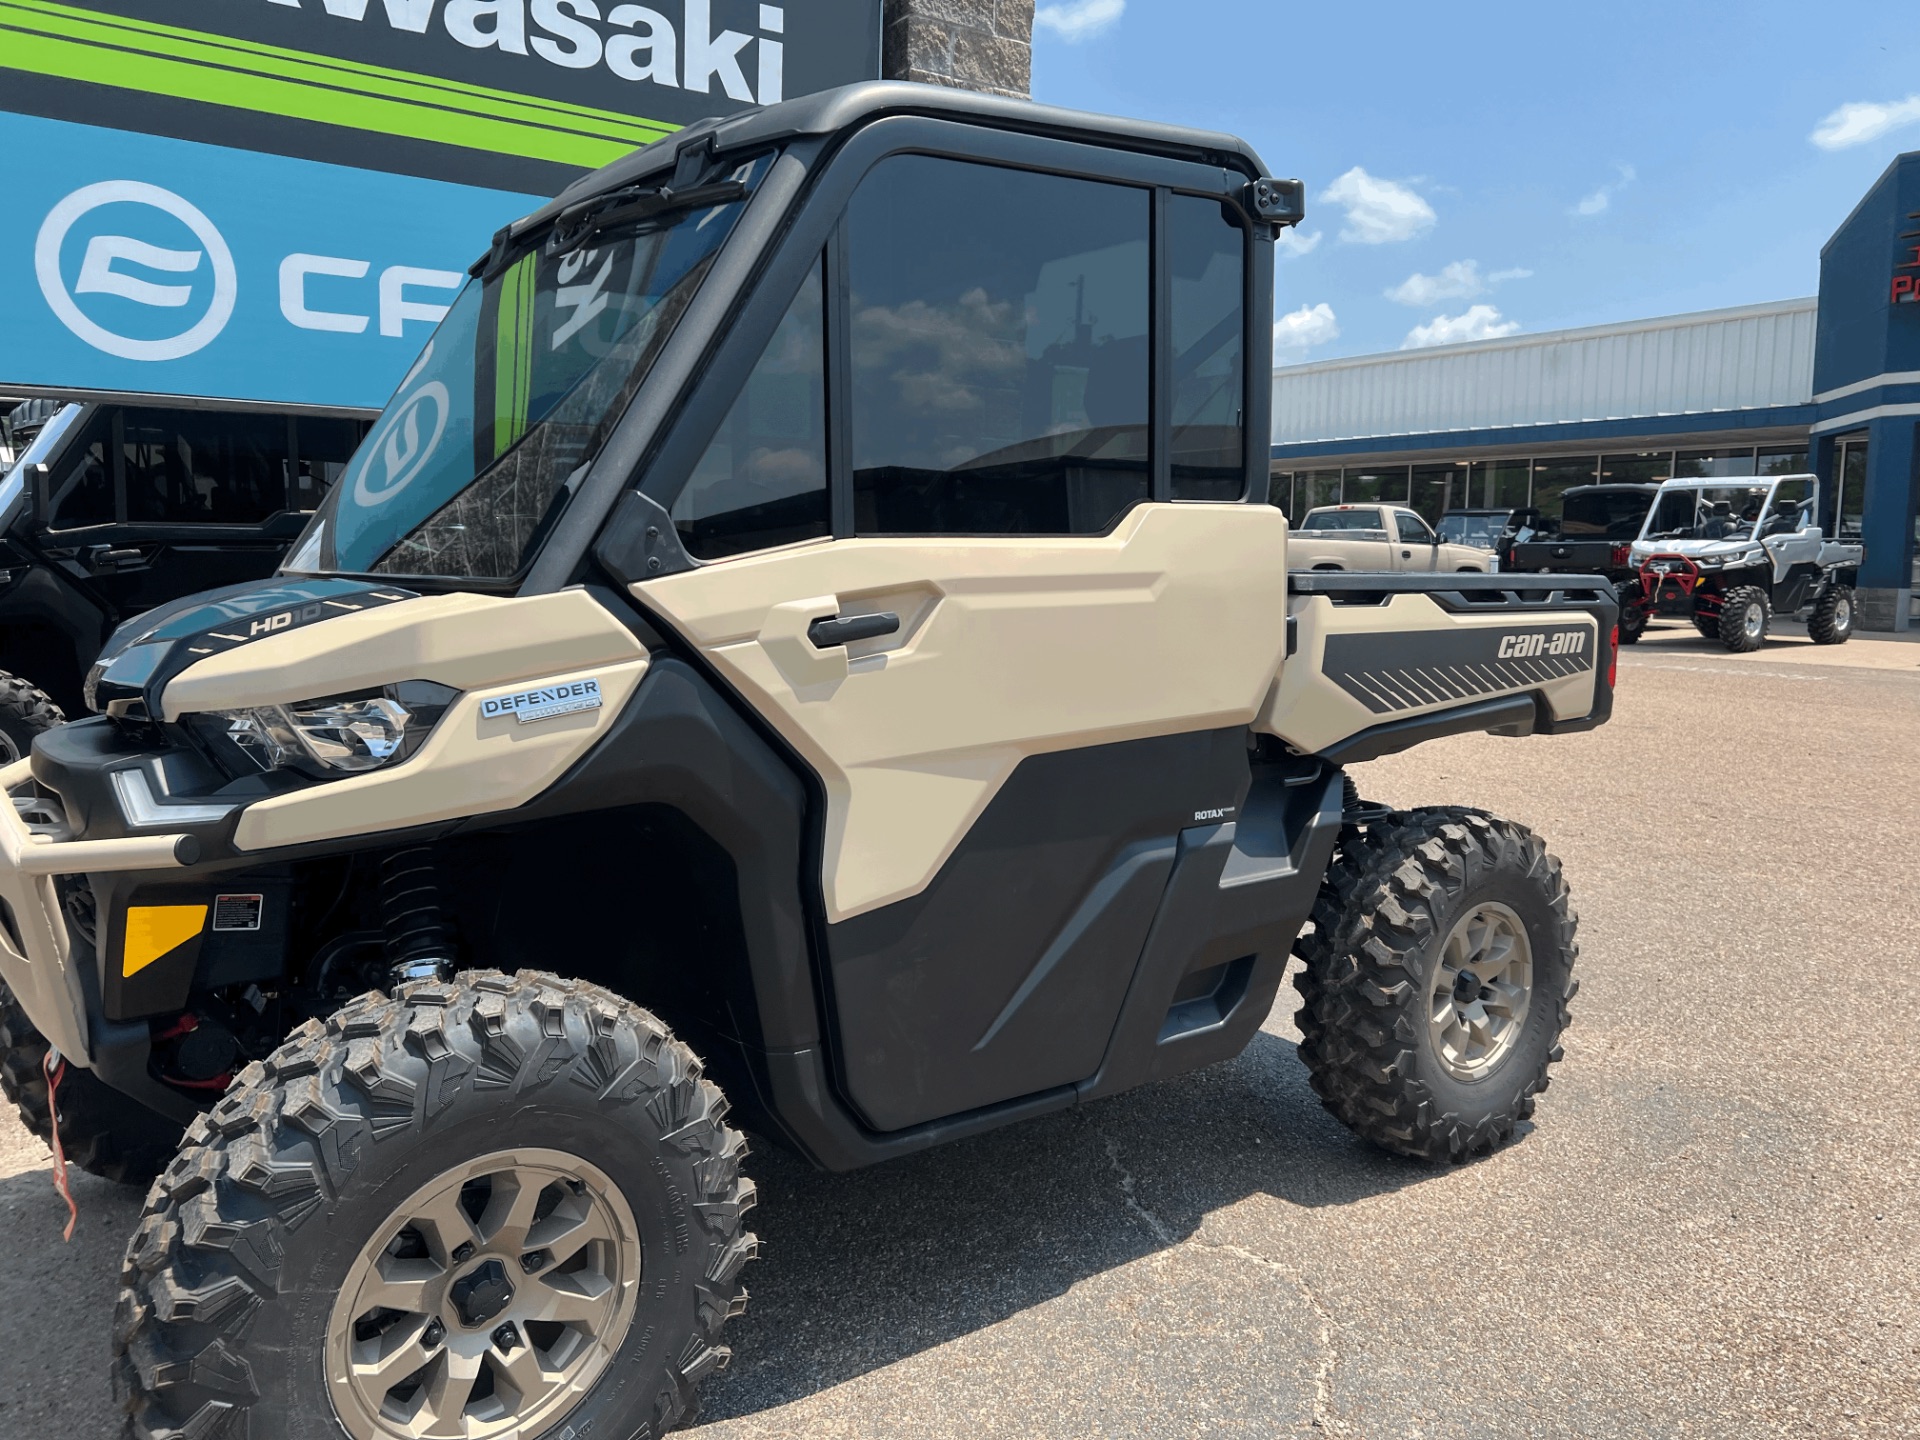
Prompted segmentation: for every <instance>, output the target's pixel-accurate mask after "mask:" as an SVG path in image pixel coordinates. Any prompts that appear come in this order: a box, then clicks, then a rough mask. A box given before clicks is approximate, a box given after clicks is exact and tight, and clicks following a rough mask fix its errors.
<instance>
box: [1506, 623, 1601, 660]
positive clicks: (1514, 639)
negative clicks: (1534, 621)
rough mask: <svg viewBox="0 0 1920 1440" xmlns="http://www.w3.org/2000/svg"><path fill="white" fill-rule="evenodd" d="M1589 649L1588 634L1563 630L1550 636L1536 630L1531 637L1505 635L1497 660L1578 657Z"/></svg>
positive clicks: (1580, 631) (1581, 631)
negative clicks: (1541, 656) (1551, 656)
mask: <svg viewBox="0 0 1920 1440" xmlns="http://www.w3.org/2000/svg"><path fill="white" fill-rule="evenodd" d="M1586 648H1587V632H1586V631H1584V630H1561V631H1559V632H1557V633H1555V634H1552V635H1549V634H1547V633H1546V632H1545V631H1544V630H1536V631H1535V632H1534V633H1532V634H1531V635H1503V636H1501V638H1500V648H1499V649H1498V650H1496V651H1494V659H1496V660H1526V659H1529V658H1531V657H1532V656H1535V655H1578V654H1579V653H1580V652H1581V651H1583V650H1585V649H1586Z"/></svg>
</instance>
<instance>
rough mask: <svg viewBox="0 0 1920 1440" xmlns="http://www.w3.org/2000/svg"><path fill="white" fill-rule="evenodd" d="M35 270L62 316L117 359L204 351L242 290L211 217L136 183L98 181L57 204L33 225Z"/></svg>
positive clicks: (69, 325) (166, 192)
mask: <svg viewBox="0 0 1920 1440" xmlns="http://www.w3.org/2000/svg"><path fill="white" fill-rule="evenodd" d="M83 222H85V223H83ZM127 231H134V232H137V233H134V234H128V233H126V232H127ZM83 236H84V237H85V238H84V243H81V237H83ZM70 240H71V241H72V242H74V243H69V241H70ZM33 268H34V274H35V278H37V279H38V280H39V282H40V293H41V295H42V296H44V297H45V298H46V302H47V305H48V307H49V308H50V309H52V311H53V313H54V314H55V315H56V316H58V317H59V320H60V323H61V324H62V325H65V326H66V327H67V329H69V330H71V331H72V332H73V333H74V334H75V335H77V336H79V337H80V339H82V340H84V341H85V342H86V343H87V344H89V345H91V346H92V347H93V348H94V349H96V350H100V351H104V352H105V353H106V354H108V355H115V356H118V357H119V358H121V359H123V360H179V359H181V358H183V357H184V356H187V355H192V354H194V353H195V352H196V351H198V350H202V349H204V348H205V347H206V346H207V345H208V344H209V343H210V342H211V341H212V340H213V339H214V338H215V337H216V336H217V335H219V333H220V332H221V331H222V330H224V329H225V328H226V324H227V321H228V320H229V319H230V318H232V315H233V306H234V301H235V300H236V299H237V298H238V297H239V293H240V282H239V277H238V274H237V272H236V271H235V269H234V264H233V252H232V251H231V250H230V249H228V248H227V242H226V240H225V238H224V237H223V236H222V235H221V234H220V232H219V230H217V229H215V228H214V224H213V222H212V221H211V220H209V219H208V218H207V217H206V215H205V214H204V213H203V212H202V211H201V210H200V209H199V207H197V206H195V205H193V204H192V203H191V202H189V201H187V200H184V199H182V198H181V197H180V196H178V195H176V194H174V193H173V192H172V191H171V190H163V189H161V188H160V187H159V186H158V185H149V184H148V183H146V182H145V181H143V180H102V181H99V182H97V183H96V184H92V185H85V186H82V187H81V188H80V189H78V190H75V191H74V192H73V193H72V194H70V195H68V196H67V197H66V198H64V199H63V200H61V201H59V202H58V203H57V204H56V205H55V206H54V207H53V208H52V209H51V210H49V211H48V212H47V218H46V219H45V220H43V221H42V222H41V223H40V233H39V235H38V236H37V237H36V238H35V240H34V246H33ZM69 277H71V278H69Z"/></svg>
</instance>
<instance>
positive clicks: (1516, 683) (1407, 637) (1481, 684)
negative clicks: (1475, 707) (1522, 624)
mask: <svg viewBox="0 0 1920 1440" xmlns="http://www.w3.org/2000/svg"><path fill="white" fill-rule="evenodd" d="M1593 636H1594V629H1593V627H1591V626H1579V627H1575V626H1568V625H1562V626H1561V627H1560V628H1557V629H1552V630H1549V629H1547V628H1545V627H1543V626H1534V627H1528V628H1526V629H1507V628H1505V627H1502V628H1499V629H1494V628H1492V627H1484V628H1483V627H1478V626H1476V627H1472V628H1463V629H1446V630H1408V631H1389V632H1386V633H1374V632H1362V633H1358V634H1338V635H1329V636H1328V637H1327V643H1326V650H1325V653H1324V658H1323V659H1322V661H1321V668H1322V671H1323V672H1324V673H1325V675H1326V676H1327V678H1328V679H1329V680H1331V681H1333V682H1334V684H1336V685H1338V686H1339V687H1340V688H1341V689H1342V690H1344V691H1346V692H1347V694H1349V695H1351V696H1352V697H1353V698H1354V699H1356V700H1358V701H1359V702H1360V703H1361V704H1362V705H1365V706H1366V707H1367V709H1369V710H1371V711H1373V712H1374V713H1375V714H1376V715H1387V714H1393V713H1395V712H1398V711H1405V710H1424V709H1439V708H1441V707H1443V706H1450V705H1462V704H1470V703H1472V702H1474V701H1478V700H1486V699H1490V698H1493V697H1495V696H1499V695H1512V694H1515V693H1518V692H1520V691H1525V690H1538V689H1542V688H1544V687H1547V686H1551V685H1553V684H1554V683H1555V682H1556V681H1560V680H1565V679H1567V678H1568V677H1569V676H1573V675H1591V674H1592V672H1593V652H1594V646H1593Z"/></svg>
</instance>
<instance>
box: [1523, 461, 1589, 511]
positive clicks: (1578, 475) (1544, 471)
mask: <svg viewBox="0 0 1920 1440" xmlns="http://www.w3.org/2000/svg"><path fill="white" fill-rule="evenodd" d="M1594 471H1595V462H1594V458H1593V456H1591V455H1577V456H1556V457H1555V458H1553V459H1550V460H1536V461H1534V462H1533V507H1534V508H1535V509H1536V510H1538V511H1539V512H1540V514H1541V515H1542V516H1543V517H1544V518H1546V519H1547V520H1549V521H1553V520H1558V519H1559V518H1560V497H1561V496H1562V495H1564V494H1566V493H1567V491H1569V490H1571V489H1572V488H1573V487H1574V486H1576V485H1591V484H1593V477H1594Z"/></svg>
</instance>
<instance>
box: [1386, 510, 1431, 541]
mask: <svg viewBox="0 0 1920 1440" xmlns="http://www.w3.org/2000/svg"><path fill="white" fill-rule="evenodd" d="M1393 518H1394V523H1395V524H1397V525H1398V526H1399V527H1400V543H1401V544H1402V545H1431V544H1433V532H1432V531H1431V530H1429V529H1428V528H1427V522H1426V521H1424V520H1422V519H1421V518H1420V517H1419V516H1418V515H1409V514H1408V513H1407V512H1406V511H1404V510H1396V511H1394V512H1393Z"/></svg>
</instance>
